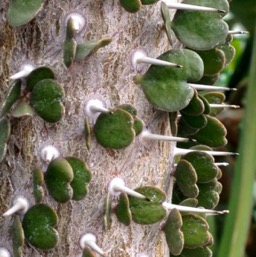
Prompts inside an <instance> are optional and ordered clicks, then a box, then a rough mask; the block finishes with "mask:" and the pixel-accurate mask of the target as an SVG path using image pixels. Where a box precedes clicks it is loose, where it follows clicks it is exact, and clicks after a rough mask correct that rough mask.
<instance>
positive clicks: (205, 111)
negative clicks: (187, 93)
mask: <svg viewBox="0 0 256 257" xmlns="http://www.w3.org/2000/svg"><path fill="white" fill-rule="evenodd" d="M198 97H199V98H200V100H201V101H202V102H203V103H204V114H210V112H211V107H210V104H209V102H208V101H207V100H206V98H204V97H203V96H202V95H198Z"/></svg>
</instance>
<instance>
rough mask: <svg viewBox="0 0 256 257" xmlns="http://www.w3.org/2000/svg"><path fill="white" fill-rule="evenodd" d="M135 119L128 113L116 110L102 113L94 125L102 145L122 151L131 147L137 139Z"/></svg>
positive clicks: (96, 135) (95, 132) (97, 137)
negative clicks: (121, 149)
mask: <svg viewBox="0 0 256 257" xmlns="http://www.w3.org/2000/svg"><path fill="white" fill-rule="evenodd" d="M133 123H134V119H133V117H132V116H131V115H130V114H129V113H128V112H126V111H124V110H122V109H115V110H113V111H111V112H109V113H102V114H100V115H99V117H98V118H97V120H96V123H95V125H94V134H95V137H96V139H97V141H98V143H99V144H100V145H102V146H103V147H106V148H113V149H120V148H124V147H127V146H128V145H130V144H131V143H132V141H133V139H134V137H135V131H134V129H133Z"/></svg>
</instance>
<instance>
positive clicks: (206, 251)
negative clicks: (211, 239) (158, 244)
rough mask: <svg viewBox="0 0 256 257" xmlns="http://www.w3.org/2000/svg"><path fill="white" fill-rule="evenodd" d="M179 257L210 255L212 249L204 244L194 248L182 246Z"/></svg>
mask: <svg viewBox="0 0 256 257" xmlns="http://www.w3.org/2000/svg"><path fill="white" fill-rule="evenodd" d="M171 257H172V255H171ZM179 257H212V251H211V250H210V248H208V247H206V246H205V247H197V248H195V249H189V248H184V249H183V251H182V253H181V254H180V255H179Z"/></svg>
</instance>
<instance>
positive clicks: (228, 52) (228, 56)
mask: <svg viewBox="0 0 256 257" xmlns="http://www.w3.org/2000/svg"><path fill="white" fill-rule="evenodd" d="M219 49H220V50H221V51H223V52H224V55H225V66H227V65H229V64H230V63H231V62H232V60H233V59H234V57H235V54H236V49H235V48H234V47H233V46H232V45H230V44H229V43H225V44H223V45H220V46H219Z"/></svg>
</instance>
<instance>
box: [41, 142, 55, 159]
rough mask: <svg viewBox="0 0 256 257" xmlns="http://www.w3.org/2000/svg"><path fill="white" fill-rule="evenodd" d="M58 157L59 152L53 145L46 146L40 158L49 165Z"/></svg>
mask: <svg viewBox="0 0 256 257" xmlns="http://www.w3.org/2000/svg"><path fill="white" fill-rule="evenodd" d="M59 156H60V152H59V150H58V149H57V148H56V147H55V146H53V145H47V146H45V147H43V148H42V150H41V158H42V160H43V161H45V162H46V163H50V162H51V161H52V160H54V159H56V158H58V157H59Z"/></svg>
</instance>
